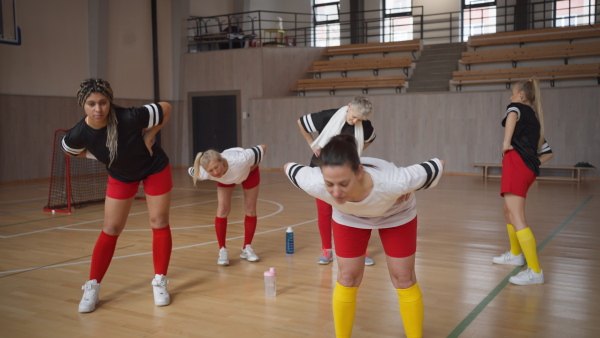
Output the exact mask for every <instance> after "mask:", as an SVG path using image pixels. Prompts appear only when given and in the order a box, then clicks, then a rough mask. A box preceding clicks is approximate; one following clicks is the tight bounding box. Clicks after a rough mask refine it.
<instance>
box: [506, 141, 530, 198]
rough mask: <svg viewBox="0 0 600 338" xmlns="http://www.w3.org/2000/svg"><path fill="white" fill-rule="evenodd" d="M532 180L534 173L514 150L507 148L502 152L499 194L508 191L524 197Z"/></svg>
mask: <svg viewBox="0 0 600 338" xmlns="http://www.w3.org/2000/svg"><path fill="white" fill-rule="evenodd" d="M534 181H535V174H534V173H533V171H531V169H529V168H528V167H527V166H526V165H525V162H523V159H521V156H519V153H517V151H516V150H509V151H507V152H506V153H504V158H503V159H502V178H501V182H500V196H503V197H504V194H505V193H510V194H514V195H517V196H521V197H523V198H526V197H527V190H529V187H531V185H532V184H533V182H534Z"/></svg>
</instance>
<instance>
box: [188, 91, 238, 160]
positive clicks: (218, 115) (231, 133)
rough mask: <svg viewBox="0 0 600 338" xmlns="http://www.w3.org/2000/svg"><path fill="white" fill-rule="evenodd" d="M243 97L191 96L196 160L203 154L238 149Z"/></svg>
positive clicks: (193, 142)
mask: <svg viewBox="0 0 600 338" xmlns="http://www.w3.org/2000/svg"><path fill="white" fill-rule="evenodd" d="M238 98H239V95H236V94H232V95H202V94H195V95H194V94H192V95H191V107H192V145H193V146H192V149H193V154H192V160H193V159H194V158H195V156H196V154H197V153H198V152H200V151H205V150H208V149H214V150H217V151H219V152H222V151H223V150H225V149H228V148H233V147H237V146H238V121H237V116H238V112H237V111H238V109H239V104H238Z"/></svg>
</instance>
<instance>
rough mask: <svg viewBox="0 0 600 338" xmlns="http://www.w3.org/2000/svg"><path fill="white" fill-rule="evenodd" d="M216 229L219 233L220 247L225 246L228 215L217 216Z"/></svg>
mask: <svg viewBox="0 0 600 338" xmlns="http://www.w3.org/2000/svg"><path fill="white" fill-rule="evenodd" d="M215 231H216V233H217V242H219V249H221V248H225V247H226V246H225V238H226V236H227V217H225V218H222V217H215Z"/></svg>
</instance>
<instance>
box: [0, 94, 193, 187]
mask: <svg viewBox="0 0 600 338" xmlns="http://www.w3.org/2000/svg"><path fill="white" fill-rule="evenodd" d="M149 102H152V100H138V99H134V100H128V99H118V98H117V99H115V103H116V104H118V105H121V106H124V107H138V106H141V105H144V104H147V103H149ZM178 106H179V105H175V104H174V105H173V108H174V109H173V110H174V112H173V114H177V112H176V110H177V109H178ZM0 116H2V123H0V160H1V164H2V165H1V166H0V182H8V181H19V180H31V179H38V178H47V177H50V170H51V163H52V151H53V146H54V131H55V130H57V129H70V128H71V127H73V126H74V125H75V124H76V123H77V122H79V120H81V119H82V118H83V117H85V113H84V112H83V110H82V109H81V108H80V107H79V106H78V105H77V100H76V98H75V97H44V96H21V95H0ZM173 120H176V119H173ZM176 130H177V125H176V124H174V123H171V121H170V122H169V124H167V126H165V128H164V129H163V132H162V135H163V136H162V144H163V148H164V149H165V151H166V152H167V154H168V155H169V157H170V158H171V163H180V160H177V156H174V155H177V148H179V147H180V146H181V142H182V141H181V140H179V139H178V138H176V137H174V136H173V135H177V134H176ZM174 159H175V160H176V161H174Z"/></svg>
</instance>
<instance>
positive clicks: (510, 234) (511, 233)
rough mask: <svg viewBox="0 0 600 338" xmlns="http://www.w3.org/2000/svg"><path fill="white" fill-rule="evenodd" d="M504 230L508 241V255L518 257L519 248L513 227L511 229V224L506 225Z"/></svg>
mask: <svg viewBox="0 0 600 338" xmlns="http://www.w3.org/2000/svg"><path fill="white" fill-rule="evenodd" d="M506 229H507V230H508V240H509V241H510V253H512V254H513V255H515V256H518V255H520V254H521V246H520V245H519V239H518V238H517V232H516V231H515V227H513V226H512V224H506Z"/></svg>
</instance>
